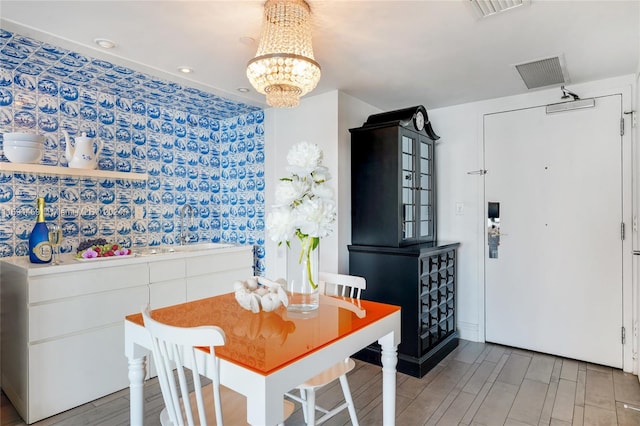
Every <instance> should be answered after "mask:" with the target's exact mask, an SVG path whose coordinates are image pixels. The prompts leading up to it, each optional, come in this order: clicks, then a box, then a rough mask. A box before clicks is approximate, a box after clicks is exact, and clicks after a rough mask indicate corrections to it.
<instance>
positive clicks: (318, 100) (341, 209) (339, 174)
mask: <svg viewBox="0 0 640 426" xmlns="http://www.w3.org/2000/svg"><path fill="white" fill-rule="evenodd" d="M376 112H380V110H379V109H376V108H374V107H372V106H370V105H368V104H366V103H364V102H362V101H360V100H358V99H356V98H353V97H351V96H349V95H346V94H344V93H339V92H338V91H332V92H329V93H325V94H322V95H317V96H311V97H305V98H303V99H301V101H300V106H298V107H296V108H293V109H275V108H271V109H268V110H266V111H265V155H266V156H265V181H266V182H267V185H266V191H265V205H266V212H265V213H268V212H269V211H270V206H271V205H273V200H274V188H275V184H276V183H277V180H278V179H279V178H281V177H284V176H286V175H287V172H286V170H285V168H286V165H287V159H286V155H287V152H288V151H289V148H291V146H293V145H295V144H296V143H298V142H301V141H307V142H312V143H316V144H318V145H319V146H320V147H321V148H322V150H323V154H324V161H323V164H324V165H325V166H327V167H328V168H329V171H330V173H331V176H332V179H331V181H330V184H331V187H332V188H333V190H334V193H335V195H336V202H337V209H338V215H337V223H336V226H335V228H334V232H333V234H332V235H330V236H329V237H326V238H323V239H322V241H321V242H320V270H325V271H336V272H343V273H347V272H348V271H349V265H348V252H347V245H348V244H350V243H351V166H350V165H351V149H350V146H351V138H350V134H349V128H352V127H359V126H361V125H362V123H363V122H364V121H365V120H366V118H367V117H368V116H369V115H370V114H374V113H376ZM292 247H294V248H292V249H291V250H287V249H286V247H284V246H282V247H280V248H278V247H277V246H276V244H274V243H272V242H271V241H267V242H266V245H265V248H266V262H265V263H266V275H267V276H268V277H273V278H277V277H286V275H287V274H286V271H287V252H291V253H290V254H291V256H290V257H293V260H290V261H293V262H297V255H298V251H297V249H295V247H297V246H295V245H294V244H292Z"/></svg>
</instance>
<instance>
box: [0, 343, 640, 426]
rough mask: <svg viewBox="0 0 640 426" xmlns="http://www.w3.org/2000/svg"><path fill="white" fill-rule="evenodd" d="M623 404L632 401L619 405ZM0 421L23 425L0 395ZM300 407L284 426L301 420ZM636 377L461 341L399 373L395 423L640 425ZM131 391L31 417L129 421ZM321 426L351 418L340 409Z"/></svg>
mask: <svg viewBox="0 0 640 426" xmlns="http://www.w3.org/2000/svg"><path fill="white" fill-rule="evenodd" d="M381 381H382V376H381V372H380V368H379V367H376V366H373V365H370V364H367V363H363V362H359V361H358V362H357V367H356V369H355V370H354V371H352V372H351V373H350V375H349V384H350V386H351V392H352V395H353V398H354V402H355V404H356V409H357V412H358V418H359V421H360V424H361V425H381V424H382V401H381V396H380V389H381V386H382V385H381ZM341 397H342V392H341V390H340V386H339V385H338V384H336V385H335V386H333V385H332V386H331V387H328V388H325V389H323V391H322V392H320V393H319V394H318V398H317V399H318V403H320V404H324V405H325V406H327V407H331V406H333V405H335V404H337V403H338V402H340V400H341ZM145 398H146V413H145V416H146V424H147V425H158V424H159V423H160V422H159V419H158V416H159V413H160V411H161V410H162V407H163V404H162V397H161V395H160V389H159V386H158V384H157V380H155V379H152V380H149V381H147V382H146V387H145ZM625 405H628V406H629V407H632V408H625ZM0 408H1V410H0V424H1V425H2V426H17V425H24V423H23V422H22V420H21V419H20V417H19V416H18V415H17V413H16V412H15V410H14V409H13V407H12V406H11V404H10V403H9V402H8V400H7V398H6V397H5V395H4V394H2V403H1V406H0ZM297 408H298V409H297V410H296V411H295V412H294V413H293V415H292V416H291V417H290V418H289V419H288V420H287V422H286V426H293V425H301V424H303V420H302V411H301V410H300V409H299V406H298V407H297ZM633 408H640V384H639V383H638V378H637V377H636V376H634V375H632V374H626V373H623V372H622V371H620V370H616V369H612V368H609V367H602V366H599V365H594V364H589V363H585V362H580V361H574V360H570V359H563V358H559V357H555V356H551V355H544V354H539V353H535V352H529V351H524V350H521V349H514V348H509V347H504V346H498V345H493V344H485V343H474V342H467V341H461V342H460V345H459V346H458V348H456V350H455V351H453V352H452V353H451V354H449V356H447V358H445V359H444V360H443V361H442V362H441V363H440V364H438V365H437V366H436V367H435V368H434V369H433V370H431V371H430V372H429V373H428V374H427V375H426V376H424V377H423V378H422V379H417V378H415V377H411V376H407V375H404V374H400V373H399V374H398V377H397V403H396V424H397V425H399V426H412V425H486V426H497V425H508V426H522V425H533V426H535V425H556V426H561V425H563V426H564V425H585V426H586V425H605V426H609V425H612V426H613V425H620V426H623V425H625V426H627V425H628V426H631V425H634V426H638V425H640V411H636V410H633ZM128 419H129V391H128V389H125V390H122V391H120V392H116V393H114V394H112V395H109V396H106V397H104V398H101V399H99V400H96V401H94V402H91V403H89V404H85V405H82V406H80V407H77V408H74V409H72V410H69V411H67V412H64V413H62V414H59V415H57V416H54V417H51V418H48V419H45V420H43V421H41V422H38V423H35V425H37V426H49V425H71V426H76V425H78V426H79V425H105V426H118V425H127V424H128V423H129V421H128ZM325 424H327V425H334V426H337V425H348V424H350V421H349V415H348V413H347V412H346V411H345V412H342V413H340V414H339V415H338V416H336V417H334V418H333V419H331V420H330V421H328V422H327V423H325Z"/></svg>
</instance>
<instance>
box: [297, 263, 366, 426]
mask: <svg viewBox="0 0 640 426" xmlns="http://www.w3.org/2000/svg"><path fill="white" fill-rule="evenodd" d="M318 286H319V289H320V293H322V294H326V295H328V296H342V297H347V298H351V299H354V301H356V300H360V294H361V292H362V290H365V289H366V288H367V282H366V280H365V279H364V278H363V277H357V276H354V275H344V274H334V273H329V272H320V276H319V283H318ZM355 366H356V363H355V361H354V360H353V359H351V358H346V359H345V360H344V361H341V362H339V363H337V364H334V365H333V366H331V367H330V368H328V369H326V370H325V371H323V372H322V373H320V374H318V375H317V376H314V377H312V378H311V379H309V380H307V381H306V382H304V383H302V384H301V385H298V386H297V387H296V389H297V390H298V391H299V392H300V396H298V395H295V394H292V393H287V394H286V395H287V396H288V397H289V398H291V399H293V400H295V401H298V402H299V403H301V404H302V409H303V414H304V420H305V422H306V423H307V425H319V424H321V423H324V422H325V421H327V420H329V419H330V418H331V417H333V416H335V415H336V414H338V413H339V412H340V411H342V410H344V409H345V408H346V409H347V410H349V416H350V417H351V424H352V425H353V426H358V417H357V416H356V409H355V406H354V405H353V398H352V397H351V390H350V389H349V382H348V381H347V373H348V372H350V371H351V370H353V369H354V368H355ZM335 380H339V381H340V386H341V387H342V393H343V394H344V402H343V403H342V404H340V405H338V406H337V407H335V408H333V409H331V410H327V409H325V408H323V407H320V406H318V405H317V404H316V391H317V390H319V389H320V388H322V387H324V386H326V385H328V384H330V383H332V382H334V381H335ZM316 411H319V412H321V413H323V414H322V416H321V417H320V418H319V419H318V420H315V414H316Z"/></svg>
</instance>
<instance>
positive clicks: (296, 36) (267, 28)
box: [247, 0, 320, 108]
mask: <svg viewBox="0 0 640 426" xmlns="http://www.w3.org/2000/svg"><path fill="white" fill-rule="evenodd" d="M310 13H311V11H310V9H309V5H308V4H307V3H306V2H305V1H304V0H267V2H266V3H265V5H264V22H263V26H262V34H261V35H260V44H259V45H258V52H257V53H256V56H255V58H253V59H252V60H250V61H249V63H248V64H247V77H248V78H249V81H250V82H251V85H252V86H253V87H255V89H256V90H257V91H258V92H260V93H264V94H265V95H266V96H267V103H268V104H269V105H271V106H272V107H277V108H282V107H289V108H290V107H295V106H298V104H299V103H300V97H301V96H304V95H305V94H307V93H309V92H310V91H312V90H313V89H314V88H315V87H316V84H318V80H320V65H319V64H318V63H317V62H316V61H315V60H314V57H313V47H312V46H311V23H310V22H309V15H310Z"/></svg>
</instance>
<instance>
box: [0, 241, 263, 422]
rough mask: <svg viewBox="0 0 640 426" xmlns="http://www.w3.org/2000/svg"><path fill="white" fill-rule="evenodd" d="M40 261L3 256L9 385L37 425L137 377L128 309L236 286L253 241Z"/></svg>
mask: <svg viewBox="0 0 640 426" xmlns="http://www.w3.org/2000/svg"><path fill="white" fill-rule="evenodd" d="M64 260H65V263H64V264H63V265H59V266H49V265H46V266H40V265H37V266H36V265H31V264H30V263H29V262H28V260H26V259H24V258H11V259H3V260H2V261H0V299H1V305H0V315H1V316H0V333H1V342H0V362H1V368H0V371H1V380H2V382H1V385H2V389H3V390H4V392H5V393H6V395H7V396H8V398H9V399H10V400H11V402H12V403H13V405H14V406H15V408H16V410H17V411H18V413H19V414H20V415H21V416H22V418H23V419H24V421H25V422H26V423H28V424H31V423H33V422H36V421H38V420H41V419H44V418H46V417H49V416H52V415H54V414H57V413H60V412H62V411H65V410H68V409H70V408H73V407H76V406H78V405H81V404H84V403H87V402H89V401H92V400H94V399H97V398H100V397H102V396H105V395H108V394H110V393H113V392H115V391H118V390H120V389H123V388H125V387H127V386H128V383H129V379H128V366H127V359H126V357H125V356H124V327H123V324H124V317H125V316H126V315H128V314H131V313H135V312H139V311H140V309H141V308H142V307H143V306H144V305H146V304H147V303H148V304H150V306H151V307H152V308H158V307H162V306H168V305H173V304H177V303H183V302H186V301H187V300H194V299H199V298H204V297H210V296H214V295H217V294H221V293H226V292H230V291H233V287H232V284H233V281H235V280H237V279H246V278H248V277H250V276H251V275H253V247H251V246H240V247H230V248H221V249H214V250H206V251H195V252H194V251H192V252H189V253H174V254H169V255H155V256H148V257H137V258H133V257H132V258H130V259H117V260H104V261H96V262H95V263H92V262H78V261H75V260H73V259H72V258H71V257H70V256H69V257H68V258H65V259H64Z"/></svg>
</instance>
